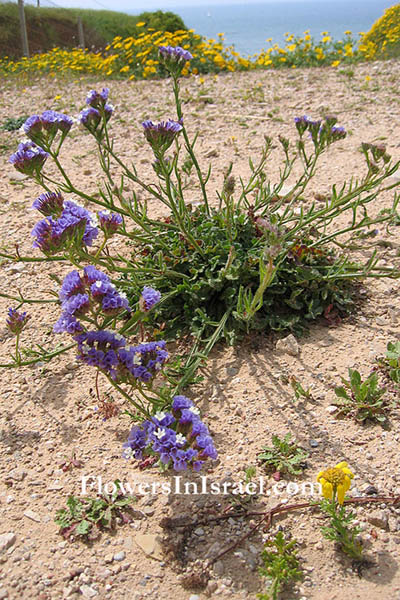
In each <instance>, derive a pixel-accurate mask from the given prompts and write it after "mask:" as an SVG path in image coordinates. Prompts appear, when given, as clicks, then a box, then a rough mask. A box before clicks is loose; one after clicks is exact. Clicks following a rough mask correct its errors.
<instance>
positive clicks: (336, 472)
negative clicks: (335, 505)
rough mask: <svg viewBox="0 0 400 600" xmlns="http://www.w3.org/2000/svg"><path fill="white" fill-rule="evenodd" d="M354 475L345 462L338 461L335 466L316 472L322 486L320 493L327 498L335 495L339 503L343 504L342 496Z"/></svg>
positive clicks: (329, 498)
mask: <svg viewBox="0 0 400 600" xmlns="http://www.w3.org/2000/svg"><path fill="white" fill-rule="evenodd" d="M353 477H354V475H353V473H352V472H351V471H350V469H349V468H348V465H347V462H344V461H342V462H340V463H339V464H337V465H336V467H331V468H329V469H326V471H321V472H320V473H318V476H317V481H318V483H320V484H321V486H322V495H323V496H324V498H326V499H327V500H332V498H334V497H337V500H338V502H339V504H343V502H344V496H345V494H346V492H347V491H348V490H349V489H350V485H351V480H352V479H353Z"/></svg>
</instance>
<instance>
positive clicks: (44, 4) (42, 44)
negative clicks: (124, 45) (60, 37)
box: [0, 0, 109, 57]
mask: <svg viewBox="0 0 400 600" xmlns="http://www.w3.org/2000/svg"><path fill="white" fill-rule="evenodd" d="M78 2H79V4H80V5H81V6H77V7H76V8H83V7H82V4H85V7H84V8H90V9H91V10H96V9H97V10H99V9H100V8H101V9H107V10H109V8H108V7H107V6H106V5H105V4H102V3H101V2H99V0H83V1H82V0H77V2H76V4H78ZM0 4H14V5H17V6H18V7H19V13H18V14H19V21H20V31H21V33H20V35H17V36H16V37H15V39H13V40H12V42H13V43H12V47H13V50H14V54H21V53H22V54H24V55H25V56H28V57H29V55H30V54H32V53H38V52H43V51H46V50H48V49H49V47H48V46H49V42H48V40H47V39H46V31H45V30H44V28H43V27H42V26H41V23H40V11H38V13H37V16H38V18H29V19H28V20H27V18H26V16H25V13H26V11H25V6H29V7H37V8H39V9H40V8H58V9H63V8H71V6H70V4H71V2H69V6H68V7H67V6H65V5H63V3H62V0H61V2H54V0H29V1H28V2H23V0H0ZM24 5H25V6H24ZM0 25H2V26H3V29H4V30H5V31H6V32H7V31H8V30H11V28H12V27H13V28H14V29H15V15H14V16H13V17H12V16H11V15H9V14H7V11H5V12H4V13H3V14H1V13H0ZM62 29H63V34H64V38H65V40H68V45H69V43H70V42H71V41H73V42H74V43H75V44H76V45H77V46H80V47H83V48H84V47H85V33H84V27H83V23H82V19H81V17H80V16H79V15H78V16H77V17H76V22H74V20H73V19H72V20H68V21H64V23H63V26H62ZM3 35H4V34H3ZM1 42H2V40H0V48H2V46H3V44H1ZM4 46H5V48H2V50H5V53H6V54H7V55H8V54H11V55H12V54H13V53H12V52H10V51H8V50H7V48H6V46H7V43H6V42H4ZM9 46H10V41H8V47H9Z"/></svg>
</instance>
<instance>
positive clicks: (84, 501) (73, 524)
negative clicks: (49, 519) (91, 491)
mask: <svg viewBox="0 0 400 600" xmlns="http://www.w3.org/2000/svg"><path fill="white" fill-rule="evenodd" d="M114 483H115V486H116V491H115V492H114V493H113V494H111V495H107V494H102V495H99V496H97V497H96V498H77V497H76V496H69V498H68V500H67V508H62V509H60V510H58V511H57V513H56V518H55V519H54V521H55V523H56V524H57V525H58V526H59V527H60V531H59V533H61V535H62V536H63V537H64V538H65V539H67V540H73V539H75V538H77V537H79V538H81V539H84V540H85V541H89V540H94V539H96V538H98V537H99V535H100V531H101V530H102V529H114V527H115V525H116V519H117V518H120V519H122V521H123V522H124V523H130V522H131V521H132V518H131V515H130V514H129V505H130V504H132V502H133V498H131V497H125V496H124V495H123V494H122V493H121V490H120V485H119V483H120V482H119V481H118V480H116V481H114Z"/></svg>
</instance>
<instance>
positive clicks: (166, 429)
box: [123, 396, 218, 471]
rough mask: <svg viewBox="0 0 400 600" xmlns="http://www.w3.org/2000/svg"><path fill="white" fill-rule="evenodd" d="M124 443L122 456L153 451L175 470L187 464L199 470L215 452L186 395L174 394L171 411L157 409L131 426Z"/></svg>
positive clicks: (149, 453) (206, 430)
mask: <svg viewBox="0 0 400 600" xmlns="http://www.w3.org/2000/svg"><path fill="white" fill-rule="evenodd" d="M123 447H124V449H125V450H124V453H123V456H124V457H125V458H130V457H132V456H133V457H134V458H136V459H138V460H142V459H143V458H144V456H146V455H151V454H154V453H155V454H158V456H159V458H160V462H161V463H162V464H163V465H166V466H168V467H172V468H173V469H175V471H184V470H186V469H187V468H188V467H191V468H192V469H193V470H194V471H200V469H201V467H202V465H203V463H204V461H205V460H206V459H207V458H212V459H216V458H217V456H218V455H217V451H216V449H215V446H214V443H213V440H212V438H211V436H210V432H209V430H208V427H207V426H206V425H205V424H204V423H203V422H202V420H201V419H200V416H199V410H198V409H197V408H195V406H194V404H193V402H192V401H191V400H189V398H186V396H175V397H174V398H173V401H172V410H171V412H158V413H156V414H155V415H154V416H153V417H152V418H151V419H148V420H147V421H145V422H144V423H142V425H140V426H137V425H135V426H134V427H132V429H131V432H130V434H129V437H128V441H127V442H125V444H124V445H123Z"/></svg>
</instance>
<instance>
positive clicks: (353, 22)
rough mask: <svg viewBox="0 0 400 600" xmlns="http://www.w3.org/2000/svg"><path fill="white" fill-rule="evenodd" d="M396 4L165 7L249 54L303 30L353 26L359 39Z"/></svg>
mask: <svg viewBox="0 0 400 600" xmlns="http://www.w3.org/2000/svg"><path fill="white" fill-rule="evenodd" d="M394 4H396V2H390V0H389V1H385V0H325V1H321V0H304V1H302V2H299V1H291V0H288V1H286V2H280V1H279V0H275V1H274V0H272V1H269V2H267V3H265V4H261V3H257V4H251V3H250V4H247V3H246V4H232V5H215V4H213V5H204V6H176V7H171V8H168V9H165V10H169V11H172V12H174V13H176V14H177V15H179V16H180V17H182V19H183V21H184V23H185V25H186V26H187V27H189V28H190V29H194V30H195V32H196V33H198V34H201V35H203V36H205V37H207V38H213V39H216V38H217V35H218V33H224V34H225V43H226V44H227V45H231V44H234V46H235V48H236V50H237V51H238V52H240V53H241V54H242V55H247V54H255V53H258V52H260V51H261V50H262V49H263V48H265V49H266V48H268V47H269V45H270V44H269V43H268V42H267V41H266V40H267V39H268V38H272V43H278V44H279V45H282V44H283V43H284V40H285V33H286V32H288V33H293V34H294V35H303V33H304V31H306V30H310V33H311V35H312V36H313V37H315V38H317V39H319V38H320V34H321V33H322V32H323V31H328V32H329V34H330V35H331V36H332V37H333V38H334V39H336V40H339V39H341V38H342V37H343V34H344V32H345V31H347V30H350V31H352V33H353V34H354V37H355V38H356V40H358V38H359V33H361V32H366V31H368V30H369V29H370V28H371V26H372V25H373V23H374V22H375V21H376V20H377V19H379V17H381V16H382V15H383V13H384V11H385V9H387V8H389V7H390V6H393V5H394ZM147 10H149V9H147ZM153 10H154V9H153ZM126 12H129V14H138V11H135V12H133V11H126Z"/></svg>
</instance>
